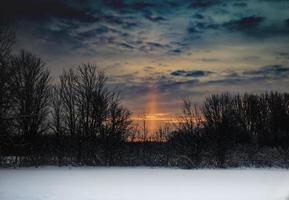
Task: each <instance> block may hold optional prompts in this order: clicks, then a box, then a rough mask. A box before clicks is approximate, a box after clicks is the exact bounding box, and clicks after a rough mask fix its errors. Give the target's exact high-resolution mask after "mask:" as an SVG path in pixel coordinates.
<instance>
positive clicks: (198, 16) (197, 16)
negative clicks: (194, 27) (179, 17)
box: [193, 13, 205, 19]
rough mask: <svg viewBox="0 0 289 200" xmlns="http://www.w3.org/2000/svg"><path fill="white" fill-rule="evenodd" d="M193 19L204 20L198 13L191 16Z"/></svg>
mask: <svg viewBox="0 0 289 200" xmlns="http://www.w3.org/2000/svg"><path fill="white" fill-rule="evenodd" d="M193 17H194V18H196V19H204V18H205V17H204V15H202V14H200V13H197V14H195V15H193Z"/></svg>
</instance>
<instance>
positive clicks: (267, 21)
mask: <svg viewBox="0 0 289 200" xmlns="http://www.w3.org/2000/svg"><path fill="white" fill-rule="evenodd" d="M1 2H3V1H1ZM1 4H3V3H1ZM1 7H2V8H4V10H5V12H6V13H7V14H9V15H13V16H14V17H16V19H17V20H16V21H17V43H16V45H15V50H18V49H20V48H24V49H27V50H30V51H32V52H33V53H35V54H36V55H39V56H41V57H42V58H43V59H44V60H45V61H46V63H47V66H48V67H49V69H50V70H51V72H52V75H53V76H54V77H55V79H56V80H57V78H56V77H57V75H58V74H59V73H61V71H62V70H63V68H69V67H76V66H77V65H78V64H81V63H93V64H96V65H98V66H99V67H100V68H101V69H104V70H105V72H106V73H107V75H108V76H109V85H110V87H112V88H115V89H118V90H120V91H121V94H122V98H123V102H124V103H125V105H126V106H127V107H128V108H130V109H131V110H132V111H133V112H135V113H140V112H144V111H146V112H147V113H151V114H154V115H155V116H156V117H158V118H161V116H165V115H166V114H172V113H176V112H178V111H179V108H180V102H181V100H182V98H184V97H191V98H192V99H193V100H194V101H195V102H200V101H201V100H202V99H203V98H204V96H207V95H209V94H212V93H218V92H224V91H232V92H262V91H266V90H278V91H289V87H288V86H289V1H288V0H248V1H246V0H230V1H229V0H228V1H226V0H175V1H173V0H143V1H141V0H138V1H137V0H25V1H23V0H9V1H6V0H4V5H3V6H2V5H1Z"/></svg>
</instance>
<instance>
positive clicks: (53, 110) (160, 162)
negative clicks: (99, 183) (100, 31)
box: [0, 20, 289, 168]
mask: <svg viewBox="0 0 289 200" xmlns="http://www.w3.org/2000/svg"><path fill="white" fill-rule="evenodd" d="M0 24H1V25H0V71H1V73H0V94H1V95H0V166H1V167H20V166H36V167H37V166H41V165H57V166H66V165H73V166H84V165H85V166H166V167H181V168H227V167H285V168H287V167H289V94H288V93H281V92H274V91H268V92H265V93H259V94H249V93H243V94H238V93H222V94H213V95H210V96H208V97H206V98H205V99H204V101H203V103H202V104H201V105H195V104H194V103H193V100H192V99H184V101H183V107H182V108H183V109H182V115H180V116H176V120H177V123H174V124H173V125H171V126H169V125H168V126H163V127H160V128H159V130H158V131H157V132H156V133H155V137H153V138H151V137H148V135H147V128H146V127H145V126H143V127H138V128H136V127H135V126H134V123H133V121H132V120H131V111H129V110H128V109H127V108H126V107H125V105H123V104H122V103H121V100H120V95H121V94H119V93H118V92H117V91H113V90H111V89H109V88H108V87H107V75H106V74H105V72H103V71H100V70H99V69H98V68H97V66H95V65H93V64H89V63H88V64H80V65H79V66H78V67H77V68H71V69H68V70H64V71H63V72H62V74H61V75H60V76H59V77H58V79H57V80H58V81H57V83H58V84H55V83H54V81H52V77H51V74H50V72H49V70H48V69H47V66H46V64H45V63H44V61H43V59H42V58H40V57H38V56H36V55H34V54H33V53H31V52H27V51H25V50H20V51H19V53H16V54H14V53H12V51H11V49H12V46H13V44H14V42H15V30H14V27H13V26H11V25H10V24H9V23H8V22H6V21H3V20H1V22H0Z"/></svg>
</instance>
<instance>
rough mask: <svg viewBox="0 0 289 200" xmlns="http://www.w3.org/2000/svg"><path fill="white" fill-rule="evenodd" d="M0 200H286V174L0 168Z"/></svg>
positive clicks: (288, 184) (267, 171)
mask: <svg viewBox="0 0 289 200" xmlns="http://www.w3.org/2000/svg"><path fill="white" fill-rule="evenodd" d="M0 199H1V200H56V199H57V200H195V199H196V200H289V170H283V169H225V170H210V169H204V170H181V169H167V168H88V167H84V168H66V167H65V168H57V167H43V168H20V169H0Z"/></svg>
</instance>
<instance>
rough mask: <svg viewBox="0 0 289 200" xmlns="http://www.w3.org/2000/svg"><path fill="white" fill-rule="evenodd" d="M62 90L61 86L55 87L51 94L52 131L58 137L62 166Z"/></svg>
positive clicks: (58, 150)
mask: <svg viewBox="0 0 289 200" xmlns="http://www.w3.org/2000/svg"><path fill="white" fill-rule="evenodd" d="M61 94H62V88H61V87H59V86H54V87H53V88H52V93H51V97H52V98H51V99H52V101H51V104H50V106H51V111H50V114H51V126H50V127H51V129H52V131H53V133H54V135H55V137H56V144H55V151H56V152H57V153H56V154H57V158H58V159H57V161H58V165H61V164H62V158H63V154H64V152H63V151H64V149H63V146H64V145H63V142H64V141H63V140H62V138H64V124H63V115H64V109H63V103H62V98H61Z"/></svg>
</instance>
